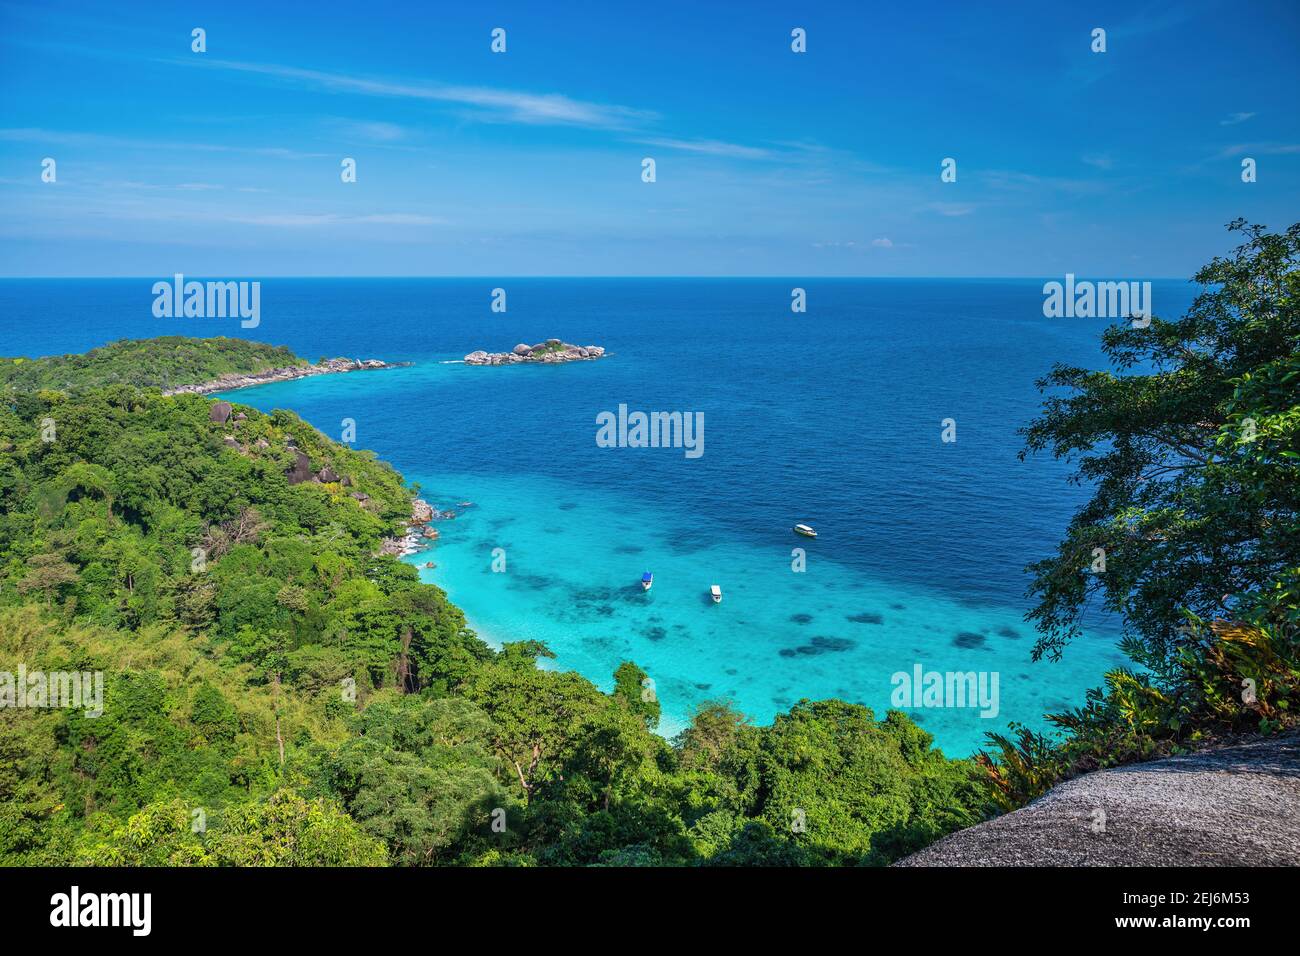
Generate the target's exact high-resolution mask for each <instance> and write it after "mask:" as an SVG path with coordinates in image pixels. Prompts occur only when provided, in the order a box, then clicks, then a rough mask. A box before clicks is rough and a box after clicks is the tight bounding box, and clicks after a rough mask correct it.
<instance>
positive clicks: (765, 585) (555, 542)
mask: <svg viewBox="0 0 1300 956" xmlns="http://www.w3.org/2000/svg"><path fill="white" fill-rule="evenodd" d="M419 480H420V482H421V484H422V486H423V487H424V488H425V489H426V492H427V493H428V494H429V496H430V500H432V501H435V502H437V503H438V504H440V505H443V506H444V507H445V506H452V505H454V504H455V503H456V502H458V501H462V500H472V501H473V502H474V507H472V508H469V509H465V510H463V511H461V512H460V513H459V514H458V517H457V518H456V519H454V520H452V521H447V522H442V523H440V524H439V526H438V527H439V530H440V532H441V537H440V539H439V540H438V542H437V543H436V544H435V545H434V546H433V547H432V548H430V549H429V551H428V552H427V553H424V554H421V555H419V556H416V557H413V558H411V559H410V560H411V561H412V562H414V563H416V564H418V565H423V564H424V563H425V562H426V561H433V562H435V563H436V565H437V567H436V568H434V569H432V570H430V569H425V568H423V567H421V570H420V575H421V577H422V578H423V579H424V580H426V581H432V582H434V583H436V584H439V585H441V586H442V587H444V588H446V589H447V591H448V592H449V594H450V595H451V596H452V598H453V599H454V600H455V601H457V602H458V603H459V604H461V605H462V606H463V607H465V608H467V609H469V612H470V614H471V617H472V620H473V623H474V625H475V627H477V628H478V629H479V630H480V633H481V634H482V635H483V636H484V637H485V638H487V639H489V640H494V641H500V640H519V639H525V638H532V639H537V640H542V641H545V642H546V643H547V644H548V645H550V646H551V647H552V649H554V650H555V651H557V652H558V660H557V661H556V663H557V664H558V665H560V666H563V667H566V668H574V669H576V670H578V671H580V672H581V673H583V674H585V675H587V676H588V677H591V678H592V679H594V680H596V682H597V683H599V684H601V685H602V686H604V687H606V688H608V687H609V686H610V685H611V684H612V680H611V679H610V675H611V674H612V672H613V670H614V668H615V667H617V665H618V664H619V663H620V662H621V661H624V660H634V661H636V662H637V663H638V664H639V665H640V666H641V667H642V668H644V669H645V670H646V672H647V673H648V674H649V675H650V677H651V678H652V679H653V680H654V681H655V690H656V692H657V694H658V696H659V699H660V702H661V704H662V706H663V709H664V713H665V720H664V722H663V727H662V728H661V729H662V730H663V731H664V732H666V733H670V734H671V733H673V732H675V731H676V730H678V729H680V727H681V725H682V723H683V720H684V718H685V717H686V716H687V715H688V714H689V713H690V712H691V711H692V710H693V709H694V708H695V707H696V706H698V705H699V704H700V703H702V702H704V701H706V700H709V699H711V698H718V697H727V698H730V699H732V700H733V701H735V702H736V703H737V704H739V705H740V706H741V707H742V709H743V710H744V711H745V712H746V713H747V714H750V715H751V716H753V717H755V718H756V719H758V720H760V721H767V720H769V719H770V718H771V717H772V715H773V714H775V713H777V712H779V711H782V710H786V709H788V708H789V707H790V705H791V704H793V703H795V702H796V701H797V700H799V699H800V698H802V697H808V698H823V697H840V698H844V699H846V700H853V701H858V702H861V703H865V704H867V705H869V706H871V707H872V708H874V709H876V711H877V713H878V714H883V712H884V710H885V709H887V708H888V707H889V706H890V694H891V691H892V685H891V682H890V678H891V675H892V674H894V673H895V672H897V671H905V672H908V673H909V674H910V673H911V672H912V671H913V668H914V665H915V664H917V663H920V664H922V665H923V667H924V668H925V669H926V670H932V669H936V670H942V671H949V670H953V671H976V672H979V671H986V672H994V671H996V672H998V673H999V675H1000V676H999V690H1000V694H999V697H1000V708H1001V713H1000V714H999V715H998V717H996V718H992V717H990V718H982V717H980V716H979V712H978V711H977V710H976V709H973V708H956V707H952V708H922V709H917V710H914V711H911V712H912V715H913V717H915V718H916V719H917V721H918V722H919V723H921V725H922V726H924V727H925V728H926V729H927V730H929V731H930V732H931V733H933V734H935V736H936V738H937V739H938V740H940V741H941V742H942V743H943V745H944V746H945V748H946V749H947V750H948V751H949V752H952V753H967V752H970V751H971V750H973V749H975V748H976V747H977V746H978V745H979V744H980V742H981V741H982V738H983V734H984V732H985V731H987V730H991V729H999V730H1000V729H1002V727H1003V725H1004V724H1005V722H1006V720H1007V719H1008V717H1009V716H1012V715H1017V716H1019V717H1022V718H1024V717H1027V716H1029V715H1040V714H1043V713H1045V712H1050V711H1053V710H1060V709H1062V708H1064V707H1066V706H1068V705H1070V704H1072V703H1077V702H1078V697H1077V696H1076V692H1077V691H1079V690H1081V689H1082V688H1083V687H1084V686H1086V685H1087V684H1088V683H1089V682H1090V681H1095V679H1096V677H1097V676H1098V675H1099V674H1101V673H1102V672H1103V670H1105V669H1106V668H1107V667H1108V666H1110V665H1111V664H1113V663H1114V662H1116V661H1118V660H1119V655H1117V654H1116V652H1115V651H1114V650H1113V648H1112V647H1111V645H1110V643H1109V642H1108V641H1104V640H1097V641H1092V642H1085V643H1082V644H1080V645H1079V646H1078V647H1077V648H1075V649H1074V650H1073V651H1072V653H1071V654H1070V656H1069V658H1068V659H1067V660H1068V663H1064V664H1056V665H1052V664H1047V663H1040V664H1032V663H1031V662H1030V660H1029V650H1030V645H1031V644H1032V642H1033V638H1032V633H1031V631H1030V630H1029V629H1028V628H1027V627H1026V626H1025V625H1024V624H1023V623H1022V622H1021V621H1020V614H1019V613H1018V612H1017V610H1015V609H1012V608H1007V607H997V606H976V605H967V604H963V603H960V602H957V601H953V600H951V599H949V598H946V597H944V596H943V595H942V594H938V593H935V592H933V591H930V590H926V589H923V588H916V587H908V586H900V585H897V584H886V583H882V582H877V581H872V580H870V579H868V578H864V577H863V576H862V575H861V574H859V573H857V572H855V571H854V570H853V569H851V568H848V567H845V566H844V565H842V564H840V563H838V562H836V561H835V559H834V557H833V555H834V551H835V541H834V535H833V533H831V534H826V533H823V534H821V535H820V536H819V537H818V539H817V540H816V541H806V540H804V539H802V538H798V537H796V536H795V535H793V534H792V533H791V532H789V530H788V529H785V528H773V529H772V533H771V535H770V540H769V541H766V542H741V541H738V540H735V539H734V538H733V537H732V536H731V535H729V534H728V533H727V529H726V528H725V527H715V526H713V525H712V523H711V522H709V521H708V520H707V519H701V520H698V521H691V519H690V517H689V516H684V515H680V514H675V513H673V512H671V511H665V510H662V509H659V508H656V507H654V506H648V505H639V506H629V503H628V502H627V501H626V500H625V499H623V498H622V497H621V496H618V495H607V494H601V493H599V492H593V491H592V490H590V489H583V488H580V487H576V486H574V485H571V484H567V483H564V482H558V481H550V480H540V479H536V478H523V479H521V478H510V477H493V478H483V477H479V476H468V475H459V476H457V475H439V476H434V475H421V476H419ZM684 522H688V523H690V525H691V526H692V530H693V531H699V532H700V533H701V535H700V543H699V545H698V546H691V547H689V548H683V547H682V546H681V544H680V542H679V541H678V540H677V538H676V536H677V535H678V534H679V533H680V532H681V530H682V526H683V523H684ZM795 547H804V548H805V549H806V553H807V570H806V571H805V572H803V573H795V572H794V571H792V570H791V561H792V558H791V549H792V548H795ZM495 548H502V549H504V552H505V559H506V570H505V572H504V573H502V572H495V571H493V570H492V565H493V549H495ZM646 569H653V570H654V575H655V581H654V587H653V588H652V589H651V590H650V591H649V592H643V591H642V590H641V586H640V584H639V580H640V577H641V572H642V571H643V570H646ZM714 583H717V584H719V585H721V587H722V590H723V601H722V603H721V604H717V605H715V604H714V603H713V602H712V600H711V599H710V597H709V595H708V589H709V586H710V585H711V584H714ZM959 635H965V640H964V643H967V644H972V645H974V646H970V647H957V646H954V643H953V642H954V640H956V639H957V638H958V636H959ZM828 639H829V640H828ZM844 642H851V643H850V644H849V645H845V644H844ZM833 648H842V649H833ZM783 652H784V653H783ZM1033 722H1034V723H1037V721H1036V720H1035V721H1033Z"/></svg>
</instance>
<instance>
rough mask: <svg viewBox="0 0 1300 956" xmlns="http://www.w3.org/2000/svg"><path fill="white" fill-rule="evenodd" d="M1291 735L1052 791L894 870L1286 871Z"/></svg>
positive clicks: (1297, 782)
mask: <svg viewBox="0 0 1300 956" xmlns="http://www.w3.org/2000/svg"><path fill="white" fill-rule="evenodd" d="M1298 864H1300V736H1297V735H1290V736H1286V737H1274V738H1270V739H1267V740H1261V741H1258V742H1255V743H1249V744H1240V745H1236V746H1230V747H1221V748H1217V749H1213V750H1204V751H1201V752H1199V753H1193V754H1188V755H1186V756H1181V757H1169V758H1166V759H1164V760H1153V761H1150V762H1149V763H1140V764H1132V765H1130V766H1126V767H1116V768H1114V769H1111V770H1098V771H1096V772H1095V773H1089V774H1085V775H1083V776H1081V777H1076V778H1075V779H1073V780H1068V781H1066V782H1065V783H1062V784H1059V785H1058V786H1056V787H1054V788H1053V789H1051V790H1050V791H1048V793H1047V794H1046V795H1044V796H1042V797H1040V798H1039V799H1037V800H1035V801H1034V802H1033V803H1031V804H1029V805H1028V806H1026V807H1022V808H1021V809H1019V810H1015V811H1013V812H1011V813H1008V814H1006V815H1004V816H1000V817H997V818H996V819H993V820H989V821H988V822H986V823H981V824H979V825H978V826H974V827H970V828H969V829H966V830H959V831H958V832H956V833H954V834H951V835H950V836H948V837H945V838H944V839H942V840H940V841H939V842H938V843H935V844H934V845H933V846H929V847H926V848H925V849H924V850H921V851H920V852H919V853H914V854H913V855H912V856H909V857H907V858H905V859H903V860H900V861H899V862H898V863H896V864H895V866H1251V867H1256V866H1296V865H1298Z"/></svg>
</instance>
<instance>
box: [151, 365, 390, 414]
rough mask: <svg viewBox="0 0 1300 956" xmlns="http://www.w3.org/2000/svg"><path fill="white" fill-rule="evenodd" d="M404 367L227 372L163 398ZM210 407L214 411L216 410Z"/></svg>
mask: <svg viewBox="0 0 1300 956" xmlns="http://www.w3.org/2000/svg"><path fill="white" fill-rule="evenodd" d="M407 364H409V363H406V362H381V361H379V359H364V360H362V359H350V358H332V359H326V360H325V361H323V362H320V363H319V364H316V365H288V366H285V367H284V368H270V369H267V370H266V371H264V372H251V373H249V374H247V375H241V374H239V373H237V372H231V373H229V374H227V375H222V376H221V377H220V378H216V379H213V380H212V381H210V382H203V383H202V384H199V385H178V386H176V387H175V388H168V389H164V390H163V394H164V395H207V394H209V393H211V392H232V391H234V390H235V389H237V388H249V387H250V386H253V385H267V384H270V383H271V382H288V381H292V380H293V379H298V378H310V377H311V376H313V375H336V374H339V373H341V372H365V371H373V370H376V369H382V368H401V367H402V366H404V365H407ZM218 405H225V406H226V408H227V409H229V408H230V406H229V405H228V404H226V403H225V402H219V403H218ZM213 407H214V409H215V407H216V406H213ZM209 414H213V413H209ZM227 417H229V412H227ZM212 420H213V421H217V420H218V419H216V418H213V419H212ZM225 420H226V419H224V418H223V419H220V421H222V422H224V421H225Z"/></svg>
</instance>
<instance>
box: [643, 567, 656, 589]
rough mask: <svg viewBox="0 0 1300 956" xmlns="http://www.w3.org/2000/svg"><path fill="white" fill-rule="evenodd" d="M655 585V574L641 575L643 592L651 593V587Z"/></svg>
mask: <svg viewBox="0 0 1300 956" xmlns="http://www.w3.org/2000/svg"><path fill="white" fill-rule="evenodd" d="M654 583H655V576H654V575H653V574H651V573H650V572H649V571H647V572H646V573H645V574H643V575H641V590H642V591H649V590H650V585H652V584H654Z"/></svg>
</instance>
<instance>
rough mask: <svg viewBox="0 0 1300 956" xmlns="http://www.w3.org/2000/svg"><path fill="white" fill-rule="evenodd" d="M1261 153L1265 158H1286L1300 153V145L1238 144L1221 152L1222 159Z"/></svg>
mask: <svg viewBox="0 0 1300 956" xmlns="http://www.w3.org/2000/svg"><path fill="white" fill-rule="evenodd" d="M1250 153H1259V154H1261V155H1265V156H1284V155H1288V154H1290V153H1300V143H1237V144H1236V145H1234V146H1225V147H1224V148H1223V149H1221V150H1219V158H1220V159H1229V158H1231V157H1234V156H1244V155H1249V154H1250Z"/></svg>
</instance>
